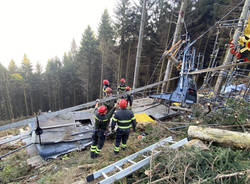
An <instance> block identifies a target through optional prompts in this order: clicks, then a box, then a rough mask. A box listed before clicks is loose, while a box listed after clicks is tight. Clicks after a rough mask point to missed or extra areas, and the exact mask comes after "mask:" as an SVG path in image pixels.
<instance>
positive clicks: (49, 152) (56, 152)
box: [36, 138, 91, 160]
mask: <svg viewBox="0 0 250 184" xmlns="http://www.w3.org/2000/svg"><path fill="white" fill-rule="evenodd" d="M90 144H91V138H90V139H86V140H81V141H77V142H68V143H56V144H45V145H42V144H36V148H37V151H38V153H39V155H40V156H41V157H42V158H43V159H44V160H47V159H50V158H56V157H58V156H60V155H63V154H66V153H69V152H71V151H75V150H81V149H84V148H85V147H86V146H88V145H90Z"/></svg>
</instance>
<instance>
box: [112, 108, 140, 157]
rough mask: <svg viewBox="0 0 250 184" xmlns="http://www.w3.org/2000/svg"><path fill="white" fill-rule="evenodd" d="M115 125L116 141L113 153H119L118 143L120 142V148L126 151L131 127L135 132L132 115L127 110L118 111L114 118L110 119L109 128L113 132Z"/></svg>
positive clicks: (134, 122)
mask: <svg viewBox="0 0 250 184" xmlns="http://www.w3.org/2000/svg"><path fill="white" fill-rule="evenodd" d="M116 124H117V130H116V141H115V148H114V153H115V154H117V153H119V146H120V142H121V141H122V144H121V147H122V149H126V146H127V145H126V143H127V140H128V137H129V131H130V128H131V127H133V129H134V131H135V127H136V120H135V116H134V113H133V112H132V111H130V110H128V109H120V110H118V111H117V112H116V113H115V115H114V117H113V118H112V125H111V128H112V130H114V128H115V125H116Z"/></svg>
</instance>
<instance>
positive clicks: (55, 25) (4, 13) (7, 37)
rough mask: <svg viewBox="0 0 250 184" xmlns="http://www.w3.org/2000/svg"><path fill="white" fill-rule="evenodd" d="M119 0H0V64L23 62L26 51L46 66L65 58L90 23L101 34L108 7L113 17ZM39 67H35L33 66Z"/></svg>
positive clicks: (28, 55)
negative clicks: (99, 30) (56, 59)
mask: <svg viewBox="0 0 250 184" xmlns="http://www.w3.org/2000/svg"><path fill="white" fill-rule="evenodd" d="M116 4H117V0H0V25H1V26H0V63H2V64H3V65H4V66H5V67H7V66H8V64H9V62H10V60H11V59H13V60H14V61H15V63H16V64H17V66H20V65H21V62H22V59H23V56H24V54H26V55H27V57H28V59H29V60H30V61H31V63H32V65H33V66H35V65H36V63H37V62H39V63H40V64H42V66H43V68H45V66H46V64H47V61H48V59H50V58H53V57H55V56H57V57H59V58H62V56H63V54H64V52H68V51H69V50H70V48H71V43H72V40H73V39H75V41H76V44H77V46H78V47H79V45H80V40H81V37H82V34H83V32H84V30H85V29H86V28H87V26H88V25H90V26H91V28H92V29H93V30H94V31H95V33H97V28H98V24H99V23H100V20H101V16H102V14H103V12H104V9H105V8H106V9H108V12H109V14H110V16H111V18H112V19H113V15H114V13H113V11H114V8H115V6H116ZM33 68H35V67H33Z"/></svg>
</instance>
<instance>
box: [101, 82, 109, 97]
mask: <svg viewBox="0 0 250 184" xmlns="http://www.w3.org/2000/svg"><path fill="white" fill-rule="evenodd" d="M108 87H109V81H108V80H107V79H105V80H103V88H102V91H103V97H106V96H107V93H106V89H107V88H108Z"/></svg>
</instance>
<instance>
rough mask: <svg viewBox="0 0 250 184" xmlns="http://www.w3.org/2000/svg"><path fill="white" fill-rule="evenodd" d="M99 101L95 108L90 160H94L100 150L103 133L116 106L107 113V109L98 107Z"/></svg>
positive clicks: (103, 140) (103, 138)
mask: <svg viewBox="0 0 250 184" xmlns="http://www.w3.org/2000/svg"><path fill="white" fill-rule="evenodd" d="M98 104H99V101H97V103H96V106H95V112H94V113H95V115H94V117H95V127H94V133H93V136H92V145H91V148H90V156H91V158H95V157H97V156H99V154H100V152H101V149H102V147H103V145H104V142H105V132H106V130H107V128H108V125H109V120H110V118H111V117H112V115H113V113H114V111H115V108H116V107H117V106H118V105H115V106H114V107H113V108H112V109H111V110H110V111H109V112H108V113H107V107H106V106H104V105H102V106H100V107H98Z"/></svg>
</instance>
